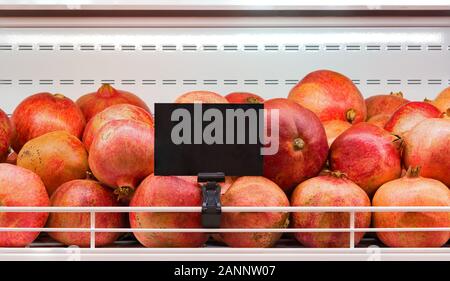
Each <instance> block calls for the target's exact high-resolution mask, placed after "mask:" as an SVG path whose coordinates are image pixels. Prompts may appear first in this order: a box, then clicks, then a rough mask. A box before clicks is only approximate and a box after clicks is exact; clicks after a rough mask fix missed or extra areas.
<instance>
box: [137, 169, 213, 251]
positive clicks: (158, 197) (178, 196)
mask: <svg viewBox="0 0 450 281" xmlns="http://www.w3.org/2000/svg"><path fill="white" fill-rule="evenodd" d="M201 202H202V194H201V188H200V187H199V185H198V184H197V181H196V178H195V177H174V176H168V177H163V176H154V175H150V176H148V177H147V178H146V179H145V180H144V181H143V182H142V183H141V184H140V185H139V187H138V188H137V189H136V192H135V193H134V196H133V199H132V200H131V202H130V206H132V207H138V206H139V207H156V206H196V207H198V206H201V204H202V203H201ZM129 216H130V225H131V227H132V228H201V227H202V225H201V216H200V213H180V212H178V213H176V212H175V213H139V212H138V213H133V212H130V215H129ZM134 235H135V236H136V238H137V239H138V241H139V242H140V243H141V244H142V245H144V246H145V247H188V248H191V247H200V246H202V245H203V244H204V243H205V242H206V240H207V239H208V235H206V234H205V233H185V232H182V231H181V232H176V233H143V232H135V233H134Z"/></svg>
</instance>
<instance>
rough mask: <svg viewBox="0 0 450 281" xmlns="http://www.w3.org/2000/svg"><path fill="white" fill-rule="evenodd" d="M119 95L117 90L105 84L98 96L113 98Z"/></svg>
mask: <svg viewBox="0 0 450 281" xmlns="http://www.w3.org/2000/svg"><path fill="white" fill-rule="evenodd" d="M116 93H117V91H116V89H114V87H113V86H111V84H103V85H102V86H101V87H100V88H99V89H98V90H97V94H98V95H100V96H103V97H109V96H113V95H115V94H116Z"/></svg>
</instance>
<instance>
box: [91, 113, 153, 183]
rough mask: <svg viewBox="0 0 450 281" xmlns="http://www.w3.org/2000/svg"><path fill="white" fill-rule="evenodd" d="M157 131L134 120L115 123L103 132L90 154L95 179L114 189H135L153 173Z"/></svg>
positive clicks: (94, 142)
mask: <svg viewBox="0 0 450 281" xmlns="http://www.w3.org/2000/svg"><path fill="white" fill-rule="evenodd" d="M153 155H154V129H153V127H152V126H150V125H148V124H147V123H144V122H140V121H134V120H113V121H110V122H108V123H107V124H106V125H104V126H103V128H101V129H100V131H99V132H98V134H97V135H96V136H95V137H94V141H93V142H92V144H91V147H90V150H89V159H88V160H89V166H90V167H91V170H92V173H93V174H94V176H95V177H96V178H97V179H98V180H99V181H101V182H103V183H105V184H107V185H108V186H110V187H113V188H116V187H127V188H131V189H134V188H135V187H136V186H137V185H138V184H139V182H140V181H141V180H143V179H144V178H145V177H146V176H148V175H150V174H151V173H153V167H154V162H153Z"/></svg>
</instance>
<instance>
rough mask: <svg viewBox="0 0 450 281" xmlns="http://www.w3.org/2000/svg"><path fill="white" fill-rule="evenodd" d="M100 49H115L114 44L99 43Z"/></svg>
mask: <svg viewBox="0 0 450 281" xmlns="http://www.w3.org/2000/svg"><path fill="white" fill-rule="evenodd" d="M100 50H102V51H115V50H116V46H114V45H100Z"/></svg>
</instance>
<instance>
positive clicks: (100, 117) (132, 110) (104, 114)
mask: <svg viewBox="0 0 450 281" xmlns="http://www.w3.org/2000/svg"><path fill="white" fill-rule="evenodd" d="M122 119H127V120H136V121H141V122H144V123H147V124H149V125H150V126H152V127H153V116H152V115H151V114H150V113H149V112H148V111H145V110H144V109H142V108H140V107H137V106H134V105H131V104H116V105H112V106H110V107H108V108H106V109H105V110H103V111H101V112H99V113H98V114H97V115H95V116H94V117H93V118H91V120H89V122H88V123H87V125H86V128H85V130H84V134H83V143H84V146H85V147H86V149H87V150H88V151H89V148H90V147H91V143H92V140H93V139H94V136H95V135H97V133H98V131H99V130H100V129H101V128H102V127H103V126H104V125H105V124H106V123H108V122H109V121H112V120H122Z"/></svg>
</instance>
